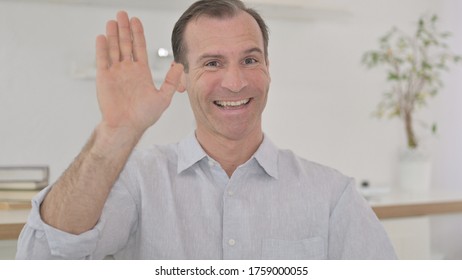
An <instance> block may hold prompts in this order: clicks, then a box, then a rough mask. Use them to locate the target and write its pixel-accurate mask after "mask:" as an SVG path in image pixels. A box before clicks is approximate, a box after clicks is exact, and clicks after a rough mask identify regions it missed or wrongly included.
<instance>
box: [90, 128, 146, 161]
mask: <svg viewBox="0 0 462 280" xmlns="http://www.w3.org/2000/svg"><path fill="white" fill-rule="evenodd" d="M94 133H95V135H94V138H93V141H94V142H93V145H92V149H91V153H92V154H93V155H94V156H96V157H102V158H105V157H107V156H108V155H114V153H116V154H117V153H120V152H123V151H131V150H133V148H134V147H135V146H136V144H138V141H139V140H140V139H141V136H142V135H143V132H140V131H137V130H136V129H133V128H131V127H117V128H114V127H110V126H108V125H106V124H105V123H104V122H101V123H100V124H99V125H98V126H97V127H96V129H95V132H94Z"/></svg>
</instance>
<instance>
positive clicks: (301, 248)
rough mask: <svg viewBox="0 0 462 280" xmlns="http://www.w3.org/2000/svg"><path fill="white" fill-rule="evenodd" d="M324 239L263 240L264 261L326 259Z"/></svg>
mask: <svg viewBox="0 0 462 280" xmlns="http://www.w3.org/2000/svg"><path fill="white" fill-rule="evenodd" d="M325 258H326V254H325V249H324V239H322V238H321V237H312V238H307V239H301V240H280V239H263V244H262V259H264V260H317V259H325Z"/></svg>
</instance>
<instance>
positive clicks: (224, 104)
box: [213, 98, 251, 109]
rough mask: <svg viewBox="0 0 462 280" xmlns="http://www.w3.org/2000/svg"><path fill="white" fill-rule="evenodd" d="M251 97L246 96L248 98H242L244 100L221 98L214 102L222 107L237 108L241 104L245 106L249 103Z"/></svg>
mask: <svg viewBox="0 0 462 280" xmlns="http://www.w3.org/2000/svg"><path fill="white" fill-rule="evenodd" d="M250 100H251V98H246V99H242V100H237V101H220V100H217V101H214V102H213V103H214V104H215V105H217V106H218V107H221V108H226V109H237V108H239V107H241V106H245V105H247V104H249V102H250Z"/></svg>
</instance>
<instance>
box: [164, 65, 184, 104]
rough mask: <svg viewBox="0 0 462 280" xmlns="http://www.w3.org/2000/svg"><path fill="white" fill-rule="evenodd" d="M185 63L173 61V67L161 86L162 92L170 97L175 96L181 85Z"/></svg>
mask: <svg viewBox="0 0 462 280" xmlns="http://www.w3.org/2000/svg"><path fill="white" fill-rule="evenodd" d="M183 69H184V68H183V65H182V64H179V63H172V67H170V70H168V72H167V75H166V76H165V80H164V83H163V84H162V86H161V87H160V92H161V93H162V94H165V95H167V96H168V97H169V98H172V97H173V94H175V92H176V90H177V88H178V86H179V85H180V79H181V74H182V73H183Z"/></svg>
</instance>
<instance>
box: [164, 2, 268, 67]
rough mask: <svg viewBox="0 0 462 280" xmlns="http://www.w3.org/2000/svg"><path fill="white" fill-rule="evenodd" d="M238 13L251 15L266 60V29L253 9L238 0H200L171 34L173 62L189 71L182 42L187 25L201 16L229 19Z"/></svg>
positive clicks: (184, 15)
mask: <svg viewBox="0 0 462 280" xmlns="http://www.w3.org/2000/svg"><path fill="white" fill-rule="evenodd" d="M240 11H244V12H246V13H248V14H249V15H251V16H252V17H253V18H254V19H255V20H256V22H257V23H258V26H259V27H260V30H261V34H262V36H263V47H264V52H265V58H266V60H268V40H269V35H268V27H267V26H266V23H265V21H264V20H263V18H262V17H261V16H260V14H259V13H258V12H257V11H255V10H254V9H251V8H247V7H246V6H245V4H244V3H243V2H242V1H240V0H200V1H197V2H195V3H193V4H192V5H191V6H190V7H189V8H188V9H187V10H186V11H185V12H184V13H183V14H182V15H181V17H180V18H179V19H178V21H177V22H176V24H175V27H174V28H173V32H172V48H173V56H174V59H175V62H177V63H181V64H183V66H184V69H185V72H187V71H188V70H189V65H188V61H187V58H186V53H187V51H188V47H187V46H186V43H185V41H184V32H185V29H186V26H187V24H188V23H189V22H190V21H191V20H194V19H197V18H199V17H201V16H207V17H211V18H231V17H234V16H236V15H237V14H238V13H239V12H240Z"/></svg>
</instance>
